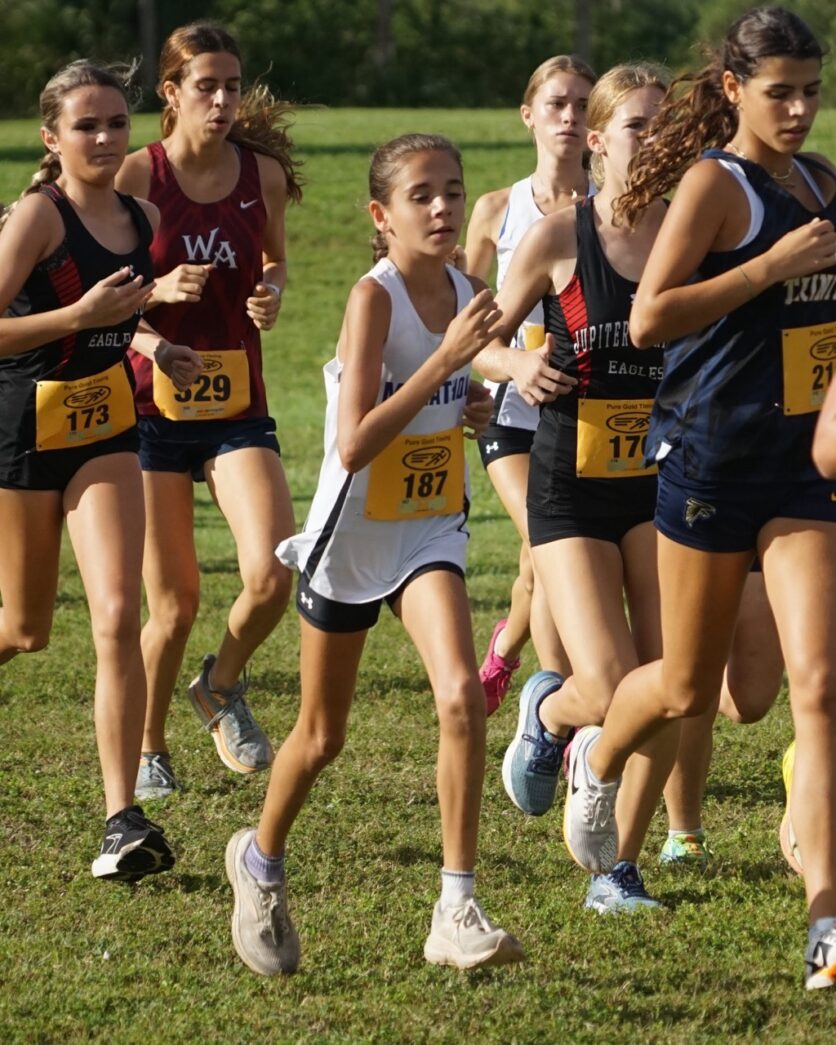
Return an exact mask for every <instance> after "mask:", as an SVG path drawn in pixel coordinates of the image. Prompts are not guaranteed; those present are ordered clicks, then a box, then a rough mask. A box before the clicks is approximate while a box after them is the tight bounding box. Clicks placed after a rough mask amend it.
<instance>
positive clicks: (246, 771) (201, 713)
mask: <svg viewBox="0 0 836 1045" xmlns="http://www.w3.org/2000/svg"><path fill="white" fill-rule="evenodd" d="M199 682H200V677H198V678H196V679H195V680H194V682H193V683H192V684H191V685H190V686H189V700H190V701H191V705H192V707H193V708H194V710H195V713H196V714H197V717H198V718H199V719H200V721H201V722H202V723H203V726H204V728H206V724H207V722H208V721H209V720H208V719H207V718H206V712H205V710H204V707H203V704H202V703H201V702H200V697H199V696H198V694H197V693H196V689H197V684H198V683H199ZM208 732H209V735H210V736H211V737H212V739H213V740H214V741H215V748H216V749H217V752H218V758H220V760H221V762H223V764H224V765H225V766H226V768H227V769H231V770H232V772H233V773H239V774H240V775H241V776H249V775H250V773H262V772H263V771H264V770H265V769H269V768H270V765H271V763H270V762H264V763H262V764H260V765H257V766H248V765H246V763H244V762H240V761H239V760H238V759H237V758H236V757H235V755H233V753H232V752H231V751H230V750H229V748H228V747H227V745H226V741H225V740H224V736H223V733H222V732H221V728H220V726H219V725H217V724H216V725H214V726H212V727H211V728H210V729H209V730H208Z"/></svg>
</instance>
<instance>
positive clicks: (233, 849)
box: [224, 827, 270, 976]
mask: <svg viewBox="0 0 836 1045" xmlns="http://www.w3.org/2000/svg"><path fill="white" fill-rule="evenodd" d="M253 837H255V831H254V830H253V828H251V827H242V828H241V830H240V831H236V832H235V834H234V835H233V836H232V838H230V840H229V841H228V842H227V844H226V852H225V853H224V868H225V869H226V876H227V878H228V879H229V884H230V885H231V886H232V895H233V898H234V900H235V903H234V905H233V908H232V943H233V946H234V947H235V953H236V954H237V955H238V957H239V958H240V959H241V961H242V962H243V963H244V964H245V965H246V966H247V968H248V969H252V971H253V972H257V973H258V975H259V976H269V975H270V974H269V973H266V972H265V971H264V970H263V969H260V968H258V966H256V965H254V964H253V962H252V959H251V958H250V957H249V955H248V954H247V952H246V951H245V950H244V948H243V946H242V944H241V936H240V933H239V928H238V921H239V918H240V914H241V901H240V899H239V897H238V879H237V873H236V867H237V865H238V851H239V848H241V847H242V846H243V845H249V843H250V839H251V838H253Z"/></svg>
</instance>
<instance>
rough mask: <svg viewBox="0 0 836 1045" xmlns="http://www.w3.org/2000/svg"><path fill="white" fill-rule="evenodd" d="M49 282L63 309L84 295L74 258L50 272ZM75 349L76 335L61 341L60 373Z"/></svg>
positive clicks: (68, 259) (69, 335)
mask: <svg viewBox="0 0 836 1045" xmlns="http://www.w3.org/2000/svg"><path fill="white" fill-rule="evenodd" d="M49 281H50V283H51V284H52V289H53V290H54V291H55V296H56V298H57V299H58V307H59V308H63V307H65V306H66V305H72V304H73V303H74V302H76V301H78V299H79V298H80V297H81V296H82V294H83V293H84V289H83V287H82V285H81V274H80V273H79V271H78V266H77V265H76V263H75V261H74V260H73V259H72V258H67V259H66V261H63V262H62V263H61V264H60V265H59V266H58V268H55V269H52V270H50V273H49ZM74 347H75V334H68V335H67V337H65V338H63V339H62V341H61V359H60V360H59V363H58V372H59V373H60V372H61V371H62V370H63V369H64V367H65V366H66V365H67V363H68V362H69V359H70V356H71V355H72V352H73V348H74Z"/></svg>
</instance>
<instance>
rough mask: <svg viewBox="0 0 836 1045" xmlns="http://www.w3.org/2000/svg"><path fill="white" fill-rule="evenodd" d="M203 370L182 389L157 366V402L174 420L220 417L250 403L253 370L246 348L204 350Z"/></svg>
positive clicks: (162, 413)
mask: <svg viewBox="0 0 836 1045" xmlns="http://www.w3.org/2000/svg"><path fill="white" fill-rule="evenodd" d="M200 356H201V358H202V359H203V370H202V371H201V372H200V373H199V374H198V376H197V377H196V378H195V380H194V381H193V382H192V384H191V385H189V387H188V388H186V389H185V390H184V391H182V392H178V391H177V388H176V386H175V385H174V383H173V382H172V380H171V379H170V378H169V377H166V375H165V374H164V373H163V372H162V370H160V368H159V367H158V366H155V367H154V403H155V404H156V406H157V409H158V410H159V411H160V414H161V415H162V416H163V417H167V418H168V419H169V420H170V421H218V420H221V419H223V418H225V417H237V415H238V414H240V413H243V411H244V410H246V409H247V407H248V406H249V405H250V370H249V367H248V365H247V353H246V352H245V351H244V349H242V348H235V349H230V350H226V351H223V352H201V353H200Z"/></svg>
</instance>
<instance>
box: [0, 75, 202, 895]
mask: <svg viewBox="0 0 836 1045" xmlns="http://www.w3.org/2000/svg"><path fill="white" fill-rule="evenodd" d="M40 102H41V116H42V120H43V126H42V127H41V137H42V139H43V142H44V146H45V148H46V152H45V155H44V157H43V159H42V160H41V165H40V169H39V170H38V172H37V173H36V174H35V176H34V177H33V179H32V184H31V185H30V186H29V187H28V188H27V189H26V191H25V192H24V193H23V195H22V196H21V198H20V200H19V201H18V202H17V203H16V204H14V205H13V206H12V207H11V208H10V210H9V211H7V212H6V214H5V215H4V217H3V221H2V235H0V531H2V534H3V548H4V553H3V555H2V557H0V595H2V609H0V663H5V662H6V661H9V660H11V659H12V657H15V656H17V654H18V653H32V652H34V651H36V650H40V649H43V648H44V647H45V646H46V644H47V642H48V641H49V633H50V630H51V627H52V615H53V610H54V606H55V597H56V592H57V585H58V567H59V553H60V546H61V532H62V529H63V524H64V520H65V519H66V522H67V529H68V531H69V534H70V540H71V542H72V546H73V551H74V552H75V557H76V562H77V563H78V570H79V573H80V575H81V580H82V583H83V584H84V590H85V593H86V595H87V602H88V606H89V608H90V618H91V627H92V632H93V642H94V645H95V649H96V688H95V721H96V737H97V741H98V747H99V758H100V761H101V766H102V776H103V778H104V790H105V806H106V815H107V823H106V825H105V832H104V841H103V842H102V848H101V853H100V855H99V856H98V857H97V859H96V860H95V861H94V862H93V874H94V876H96V877H97V878H115V879H132V880H136V879H139V878H142V877H143V875H146V874H152V873H155V872H158V871H165V870H167V869H168V868H170V867H172V866H173V864H174V856H173V854H172V852H171V849H170V848H169V846H168V842H167V840H166V838H165V835H164V833H163V830H162V828H161V827H158V826H157V825H156V824H152V823H151V822H150V821H149V820H147V819H146V818H145V815H144V814H143V812H142V809H141V808H140V807H139V806H136V805H134V804H133V785H134V781H135V779H136V771H137V765H138V763H139V752H140V741H141V738H142V720H143V715H144V713H145V672H144V670H143V666H142V654H141V651H140V643H139V630H140V571H141V566H142V538H143V525H144V510H143V503H142V481H141V479H140V472H139V464H138V461H137V434H136V415H135V412H134V405H133V390H132V381H131V371H130V367H129V366H128V365H127V361H126V358H125V356H126V352H127V350H128V345H129V344H130V341H131V337H132V336H133V333H134V330H135V328H136V326H137V323H138V321H139V316H140V313H141V311H142V307H143V305H144V304H145V302H146V301H147V300H148V296H149V294H150V293H151V290H152V286H153V284H152V270H151V259H150V256H149V252H148V248H149V244H150V242H151V238H152V236H153V234H154V230H155V228H156V227H157V223H158V218H159V215H158V212H157V209H156V207H154V206H153V205H151V204H149V203H146V202H145V201H144V200H135V199H133V198H132V197H131V196H126V195H123V194H121V193H117V192H115V191H114V178H115V176H116V172H117V171H118V170H119V167H120V165H121V163H122V161H123V159H124V158H125V153H126V152H127V148H128V134H129V128H130V116H129V110H128V99H127V94H126V89H125V85H124V82H123V80H122V79H121V78H120V77H119V76H118V75H117V74H116V72H115V71H111V70H108V69H104V68H99V67H98V66H95V65H93V64H92V63H90V62H87V61H78V62H73V63H72V64H71V65H69V66H67V67H66V68H65V69H62V70H61V71H60V72H59V73H56V75H55V76H53V78H52V79H51V80H50V81H49V83H48V84H47V85H46V87H45V88H44V89H43V92H42V93H41V99H40ZM158 340H159V339H158ZM191 356H192V354H191V353H190V352H189V351H188V350H187V349H183V350H179V349H173V348H172V347H171V346H170V345H166V344H164V343H161V342H160V343H159V347H158V352H157V356H156V359H157V363H158V365H159V366H160V367H162V368H163V369H164V370H165V371H166V372H167V373H169V374H172V373H174V374H175V376H176V377H177V380H178V382H179V383H180V384H183V383H185V384H188V382H189V381H191V379H192V377H193V376H194V367H193V363H194V360H193V359H191V358H190V357H191ZM175 364H176V368H175V369H174V370H173V369H172V367H173V366H174V365H175Z"/></svg>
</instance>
